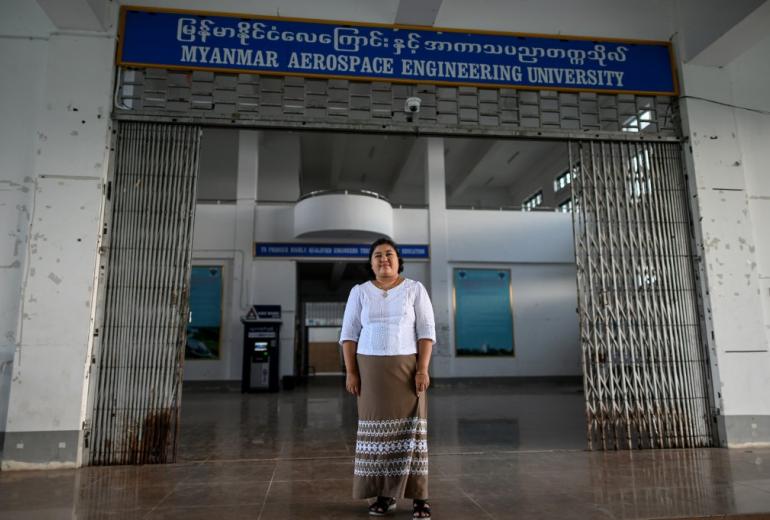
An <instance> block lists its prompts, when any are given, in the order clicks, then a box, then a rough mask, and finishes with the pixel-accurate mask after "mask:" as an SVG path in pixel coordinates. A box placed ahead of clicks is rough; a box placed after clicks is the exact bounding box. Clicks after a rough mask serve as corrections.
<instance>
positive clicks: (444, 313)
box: [423, 137, 454, 377]
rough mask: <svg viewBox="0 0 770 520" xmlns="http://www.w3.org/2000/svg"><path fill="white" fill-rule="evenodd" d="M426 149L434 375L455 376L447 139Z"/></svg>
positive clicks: (432, 142) (427, 142) (435, 140)
mask: <svg viewBox="0 0 770 520" xmlns="http://www.w3.org/2000/svg"><path fill="white" fill-rule="evenodd" d="M423 146H425V154H424V156H425V197H426V202H427V204H428V237H429V242H430V294H431V302H432V303H433V312H434V313H435V315H436V340H437V342H436V347H435V348H434V350H433V362H432V365H433V370H432V372H433V375H434V376H437V377H449V376H452V375H454V352H453V351H452V345H451V338H450V327H449V323H450V320H451V319H452V314H451V313H452V309H451V302H452V292H451V291H452V286H451V283H450V280H449V272H450V267H449V244H448V242H447V241H448V238H447V209H446V169H445V164H444V139H443V138H442V137H428V138H426V139H425V140H424V141H423Z"/></svg>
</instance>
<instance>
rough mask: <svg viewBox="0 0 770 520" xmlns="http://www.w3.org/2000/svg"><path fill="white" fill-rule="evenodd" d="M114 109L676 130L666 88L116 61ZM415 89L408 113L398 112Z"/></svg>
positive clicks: (274, 122) (261, 119)
mask: <svg viewBox="0 0 770 520" xmlns="http://www.w3.org/2000/svg"><path fill="white" fill-rule="evenodd" d="M119 80H120V82H119V85H118V87H117V92H116V96H115V99H116V109H115V115H116V117H118V118H124V119H131V118H148V117H150V118H154V119H159V118H163V119H168V120H174V121H194V122H209V123H211V124H218V125H222V124H226V125H243V126H249V125H251V126H254V125H256V126H260V127H271V126H272V127H281V128H295V127H299V128H323V129H326V130H332V129H335V128H337V129H347V130H361V131H368V132H414V131H415V130H416V129H419V130H420V132H422V133H436V134H441V135H452V134H458V135H499V136H511V135H531V136H533V137H538V136H541V135H556V134H560V135H565V134H577V133H581V135H583V136H585V132H592V133H616V134H619V135H620V136H623V137H625V138H633V137H635V134H629V133H621V132H623V131H624V130H629V129H631V130H639V129H640V128H639V127H643V130H644V132H645V133H647V134H656V135H658V136H668V137H676V135H677V131H676V129H677V128H678V127H679V126H678V116H677V107H676V104H675V103H673V102H672V99H673V98H670V97H666V96H642V95H633V94H597V93H593V92H581V93H575V92H556V91H551V90H542V91H533V90H515V89H511V88H476V87H464V86H458V87H451V86H436V85H429V84H419V85H401V84H394V83H388V82H370V81H348V80H343V79H316V78H301V77H294V76H287V77H274V76H259V75H256V74H229V73H221V72H205V71H194V72H185V71H174V70H164V69H151V68H148V69H121V70H120V74H119ZM409 96H419V97H420V98H421V99H422V107H421V109H420V112H419V114H418V115H417V116H415V117H413V116H412V115H409V114H406V113H405V112H404V102H405V101H406V98H407V97H409Z"/></svg>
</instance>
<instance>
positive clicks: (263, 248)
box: [254, 242, 429, 258]
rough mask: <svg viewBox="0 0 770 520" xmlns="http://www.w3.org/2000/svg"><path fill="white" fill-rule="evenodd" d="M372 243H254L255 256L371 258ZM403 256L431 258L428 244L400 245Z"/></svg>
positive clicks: (399, 249) (399, 248)
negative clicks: (370, 248)
mask: <svg viewBox="0 0 770 520" xmlns="http://www.w3.org/2000/svg"><path fill="white" fill-rule="evenodd" d="M369 247H370V244H295V243H285V242H274V243H261V242H258V243H256V244H254V256H273V257H286V256H291V257H302V258H369ZM398 251H399V253H401V257H402V258H429V255H428V246H427V245H402V246H398Z"/></svg>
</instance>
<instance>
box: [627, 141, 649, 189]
mask: <svg viewBox="0 0 770 520" xmlns="http://www.w3.org/2000/svg"><path fill="white" fill-rule="evenodd" d="M650 159H651V152H650V150H644V151H642V152H640V153H638V154H637V155H635V156H633V157H631V174H632V177H631V180H630V181H629V186H628V189H629V191H630V193H631V195H632V196H634V197H636V198H639V197H641V196H642V195H646V194H648V193H650V192H651V191H652V179H650V168H651V166H652V165H651V161H650Z"/></svg>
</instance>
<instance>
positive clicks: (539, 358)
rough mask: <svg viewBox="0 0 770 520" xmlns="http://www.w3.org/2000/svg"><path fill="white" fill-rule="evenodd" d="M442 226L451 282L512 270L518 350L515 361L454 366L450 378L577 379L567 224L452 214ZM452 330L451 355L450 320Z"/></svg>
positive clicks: (520, 216) (509, 215)
mask: <svg viewBox="0 0 770 520" xmlns="http://www.w3.org/2000/svg"><path fill="white" fill-rule="evenodd" d="M447 226H448V238H447V243H448V246H449V247H448V255H449V266H448V269H449V270H450V273H449V274H448V276H449V278H450V280H451V270H452V269H453V268H456V267H483V268H497V267H500V268H507V269H510V270H511V285H512V288H513V316H514V349H515V357H514V358H507V359H504V358H493V359H492V358H490V359H483V358H452V359H451V360H450V363H449V374H448V375H452V376H456V377H467V376H554V375H559V376H565V375H580V374H581V366H580V345H579V343H578V321H577V314H576V312H575V309H576V306H577V288H576V272H575V254H574V249H573V241H572V221H571V216H570V215H568V214H563V213H554V212H532V213H530V212H518V211H462V210H449V211H447ZM450 297H451V295H450ZM449 325H450V338H451V339H450V349H451V351H452V352H453V351H454V320H453V316H450V322H449Z"/></svg>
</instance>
